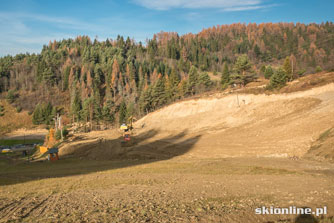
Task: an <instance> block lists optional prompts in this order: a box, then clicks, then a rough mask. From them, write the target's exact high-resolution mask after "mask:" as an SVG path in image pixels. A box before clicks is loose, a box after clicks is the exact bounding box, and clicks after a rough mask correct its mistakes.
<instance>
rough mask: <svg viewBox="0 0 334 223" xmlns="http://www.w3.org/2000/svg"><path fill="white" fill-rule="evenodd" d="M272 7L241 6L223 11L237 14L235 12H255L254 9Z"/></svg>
mask: <svg viewBox="0 0 334 223" xmlns="http://www.w3.org/2000/svg"><path fill="white" fill-rule="evenodd" d="M272 6H273V5H255V6H241V7H231V8H224V9H223V11H226V12H237V11H249V10H256V9H265V8H269V7H272Z"/></svg>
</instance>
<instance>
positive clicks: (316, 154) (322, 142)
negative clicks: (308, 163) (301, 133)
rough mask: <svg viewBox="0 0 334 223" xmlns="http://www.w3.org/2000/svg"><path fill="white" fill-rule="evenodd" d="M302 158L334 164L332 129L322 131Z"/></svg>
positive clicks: (333, 130)
mask: <svg viewBox="0 0 334 223" xmlns="http://www.w3.org/2000/svg"><path fill="white" fill-rule="evenodd" d="M304 157H305V158H307V159H311V160H318V161H330V162H334V128H330V129H328V130H326V131H324V132H323V133H322V134H321V135H320V136H319V138H318V139H317V140H316V141H315V142H314V143H313V144H312V146H311V148H310V149H309V150H308V151H307V153H306V154H305V156H304Z"/></svg>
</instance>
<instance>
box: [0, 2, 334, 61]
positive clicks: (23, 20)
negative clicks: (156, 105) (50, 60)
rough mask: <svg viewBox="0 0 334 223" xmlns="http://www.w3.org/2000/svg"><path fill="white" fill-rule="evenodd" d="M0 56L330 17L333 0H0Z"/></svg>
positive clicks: (333, 7) (309, 21) (319, 19)
mask: <svg viewBox="0 0 334 223" xmlns="http://www.w3.org/2000/svg"><path fill="white" fill-rule="evenodd" d="M0 5H1V7H0V30H1V31H0V56H4V55H7V54H11V55H15V54H17V53H25V52H29V53H38V52H40V50H41V49H42V46H43V45H44V44H48V42H49V40H55V39H56V40H61V39H64V38H65V39H67V38H74V37H76V36H78V35H89V36H90V37H91V38H92V39H94V38H95V37H97V38H98V40H105V39H106V38H113V39H114V38H115V37H117V35H118V34H120V35H123V36H130V37H131V38H134V39H135V40H136V41H137V42H139V41H142V42H145V40H146V39H147V38H152V36H153V34H154V33H157V32H160V31H161V30H163V31H175V32H178V33H179V34H184V33H189V32H192V33H197V32H199V31H201V30H202V29H203V28H208V27H212V26H214V25H218V24H231V23H238V22H241V23H249V22H252V23H253V22H256V23H261V22H301V23H311V22H315V23H321V22H326V21H332V22H333V21H334V0H280V1H278V0H234V1H233V0H162V1H161V0H160V1H159V0H123V1H116V0H96V1H92V0H91V1H88V0H80V1H79V0H57V1H51V0H50V1H48V0H44V1H41V0H7V1H4V0H0Z"/></svg>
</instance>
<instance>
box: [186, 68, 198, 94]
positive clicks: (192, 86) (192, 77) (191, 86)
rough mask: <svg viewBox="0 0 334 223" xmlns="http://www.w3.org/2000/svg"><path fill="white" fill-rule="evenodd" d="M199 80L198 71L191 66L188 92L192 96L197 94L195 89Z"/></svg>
mask: <svg viewBox="0 0 334 223" xmlns="http://www.w3.org/2000/svg"><path fill="white" fill-rule="evenodd" d="M197 79H198V71H197V68H196V67H195V66H191V68H190V71H189V76H188V92H189V93H190V94H191V95H194V94H195V93H196V90H195V87H196V83H197Z"/></svg>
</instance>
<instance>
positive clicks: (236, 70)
mask: <svg viewBox="0 0 334 223" xmlns="http://www.w3.org/2000/svg"><path fill="white" fill-rule="evenodd" d="M280 68H282V69H280ZM333 69H334V24H333V23H332V22H326V23H322V24H300V23H297V24H293V23H276V24H273V23H265V24H248V25H245V24H231V25H218V26H215V27H212V28H209V29H204V30H203V31H201V32H200V33H198V34H185V35H182V36H179V35H178V34H177V33H167V32H161V33H158V34H156V35H154V36H153V38H152V39H151V40H148V41H147V43H146V45H143V44H142V43H136V42H135V41H134V40H131V39H130V38H126V39H124V38H123V37H121V36H118V37H117V39H116V40H111V39H107V40H106V41H100V42H99V41H97V40H91V39H90V38H89V37H87V36H79V37H77V38H76V39H67V40H62V41H53V42H51V41H50V43H49V44H48V45H45V46H44V47H43V49H42V51H41V53H40V54H31V55H30V54H18V55H16V56H6V57H3V58H1V59H0V93H1V95H2V97H3V98H5V97H7V98H8V97H9V98H10V99H9V101H11V103H12V104H13V105H14V106H15V107H21V108H22V109H23V110H24V111H30V112H34V115H33V116H32V119H33V121H34V123H35V124H41V123H46V124H50V122H51V120H52V117H51V116H52V115H54V114H55V113H56V112H62V113H63V114H65V115H66V116H67V117H68V118H69V119H70V120H72V121H82V122H88V121H90V122H91V123H92V122H94V123H97V124H101V123H105V124H107V123H109V124H110V123H111V124H115V123H122V122H124V121H125V120H126V119H127V117H129V116H131V115H135V116H143V115H144V114H146V113H148V112H151V111H154V110H156V109H158V108H160V107H162V106H164V105H166V104H169V103H171V102H173V101H175V100H179V99H182V98H185V97H189V96H193V95H196V94H200V93H203V92H205V91H212V90H221V89H224V88H226V87H228V86H229V85H234V86H235V85H236V86H244V85H247V84H248V83H250V82H252V81H256V79H257V78H258V77H266V78H267V79H270V82H271V83H273V84H272V86H274V87H282V86H284V84H285V82H286V81H292V80H293V79H296V78H298V77H300V76H303V75H306V74H308V73H312V72H315V71H317V72H318V71H321V70H328V71H330V70H333ZM208 73H209V74H210V75H209V74H208ZM210 77H211V78H210ZM277 81H278V82H277ZM280 82H283V83H280ZM37 104H39V107H36V106H37Z"/></svg>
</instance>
